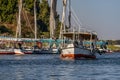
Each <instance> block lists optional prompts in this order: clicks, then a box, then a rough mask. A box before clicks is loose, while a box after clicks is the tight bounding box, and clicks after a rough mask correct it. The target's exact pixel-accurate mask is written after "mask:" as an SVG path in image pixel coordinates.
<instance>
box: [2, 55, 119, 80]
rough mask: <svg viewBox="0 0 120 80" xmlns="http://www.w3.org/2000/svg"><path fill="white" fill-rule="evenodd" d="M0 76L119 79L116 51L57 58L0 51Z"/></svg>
mask: <svg viewBox="0 0 120 80" xmlns="http://www.w3.org/2000/svg"><path fill="white" fill-rule="evenodd" d="M0 80H120V53H117V55H115V56H113V57H107V58H106V57H100V58H98V59H95V60H84V59H82V60H61V59H60V58H59V54H53V55H52V54H50V55H35V54H34V55H22V56H17V55H0Z"/></svg>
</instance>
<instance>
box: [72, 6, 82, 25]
mask: <svg viewBox="0 0 120 80" xmlns="http://www.w3.org/2000/svg"><path fill="white" fill-rule="evenodd" d="M71 10H72V12H73V14H74V16H75V17H76V19H77V21H78V22H79V24H80V25H82V23H81V21H80V20H79V19H78V17H77V15H76V13H75V11H74V9H73V8H72V7H71Z"/></svg>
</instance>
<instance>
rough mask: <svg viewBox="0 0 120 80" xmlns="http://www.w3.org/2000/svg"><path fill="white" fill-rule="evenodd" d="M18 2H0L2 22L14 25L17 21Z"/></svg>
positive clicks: (2, 0) (12, 0) (10, 0)
mask: <svg viewBox="0 0 120 80" xmlns="http://www.w3.org/2000/svg"><path fill="white" fill-rule="evenodd" d="M16 11H17V0H0V22H7V23H12V22H13V21H15V18H16V16H15V13H16Z"/></svg>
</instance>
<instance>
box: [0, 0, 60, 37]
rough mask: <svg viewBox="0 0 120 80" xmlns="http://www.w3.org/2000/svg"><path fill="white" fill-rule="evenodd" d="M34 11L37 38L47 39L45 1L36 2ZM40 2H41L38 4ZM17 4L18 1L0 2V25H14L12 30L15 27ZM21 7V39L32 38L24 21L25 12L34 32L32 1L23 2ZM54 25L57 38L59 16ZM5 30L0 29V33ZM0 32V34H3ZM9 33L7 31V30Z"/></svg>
mask: <svg viewBox="0 0 120 80" xmlns="http://www.w3.org/2000/svg"><path fill="white" fill-rule="evenodd" d="M36 1H37V2H36V9H37V28H38V29H37V30H38V37H41V36H43V35H44V36H45V37H49V32H50V29H49V17H50V6H49V3H48V1H47V0H36ZM40 1H41V2H40ZM18 2H19V0H0V23H2V24H4V23H5V24H8V26H7V27H9V23H10V24H13V25H14V27H15V28H14V29H16V26H17V18H18V17H17V16H18ZM23 7H24V9H23V10H22V11H23V12H22V16H21V20H22V22H21V24H22V37H34V34H33V33H32V32H31V31H30V28H29V27H28V25H26V23H27V22H26V21H25V19H24V14H23V13H25V12H27V15H28V18H29V21H30V24H31V26H32V29H33V30H34V0H23ZM56 22H57V23H56V25H57V29H56V30H55V31H56V32H55V36H56V37H58V34H59V30H60V21H59V15H58V14H56ZM6 30H7V29H4V28H0V31H3V32H4V31H5V32H6ZM11 31H14V32H11V34H14V35H15V31H16V30H11ZM3 32H1V33H3ZM8 32H9V30H8Z"/></svg>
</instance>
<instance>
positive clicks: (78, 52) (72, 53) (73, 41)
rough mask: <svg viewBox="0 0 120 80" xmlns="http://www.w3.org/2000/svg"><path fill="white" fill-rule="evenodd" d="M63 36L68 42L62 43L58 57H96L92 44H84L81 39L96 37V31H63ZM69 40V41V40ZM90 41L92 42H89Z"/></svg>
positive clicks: (89, 39) (88, 39) (90, 39)
mask: <svg viewBox="0 0 120 80" xmlns="http://www.w3.org/2000/svg"><path fill="white" fill-rule="evenodd" d="M63 36H64V37H66V38H67V39H68V42H69V43H64V45H65V46H64V47H63V48H62V51H61V54H60V57H61V58H62V59H82V58H86V59H96V56H95V52H94V49H93V46H92V44H89V46H88V45H85V44H83V41H82V40H84V41H86V42H87V41H92V40H96V39H97V34H96V33H90V32H65V33H63ZM69 40H70V41H69ZM91 43H92V42H91Z"/></svg>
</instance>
